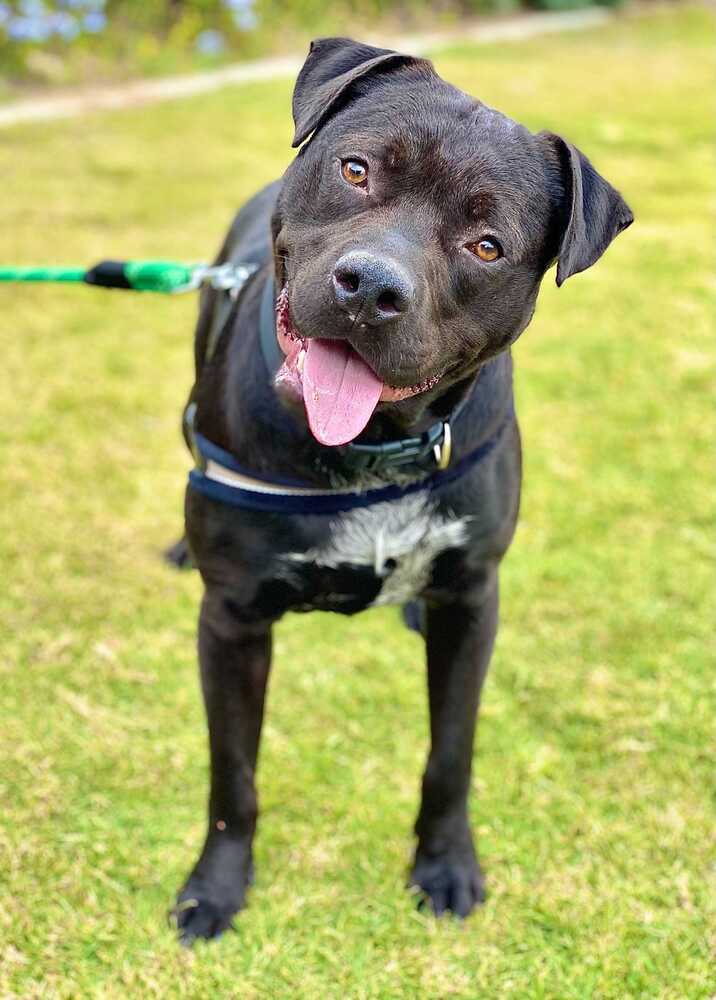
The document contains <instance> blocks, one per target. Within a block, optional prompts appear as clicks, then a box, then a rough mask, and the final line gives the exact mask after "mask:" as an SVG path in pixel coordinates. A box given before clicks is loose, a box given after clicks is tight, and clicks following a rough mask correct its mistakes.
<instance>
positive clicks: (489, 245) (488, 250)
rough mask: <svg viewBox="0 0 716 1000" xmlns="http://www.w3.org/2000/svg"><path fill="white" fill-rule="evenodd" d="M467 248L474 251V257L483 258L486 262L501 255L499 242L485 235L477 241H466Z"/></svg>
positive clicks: (471, 251)
mask: <svg viewBox="0 0 716 1000" xmlns="http://www.w3.org/2000/svg"><path fill="white" fill-rule="evenodd" d="M467 249H468V250H469V251H470V253H474V254H475V256H476V257H479V258H480V260H484V261H485V262H486V263H488V264H489V263H491V262H492V261H493V260H498V259H499V258H500V257H501V256H502V247H501V246H500V244H499V243H498V242H497V240H493V239H491V238H488V237H487V236H483V238H482V239H481V240H478V241H477V243H468V245H467Z"/></svg>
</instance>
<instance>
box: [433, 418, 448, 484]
mask: <svg viewBox="0 0 716 1000" xmlns="http://www.w3.org/2000/svg"><path fill="white" fill-rule="evenodd" d="M451 454H452V430H451V429H450V421H449V420H446V421H445V422H444V424H443V439H442V441H439V442H438V443H437V444H436V445H433V458H434V459H435V464H436V465H437V467H438V469H439V470H440V471H441V472H443V471H444V470H445V469H447V467H448V465H450V456H451Z"/></svg>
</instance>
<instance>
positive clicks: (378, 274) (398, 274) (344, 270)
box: [332, 250, 415, 326]
mask: <svg viewBox="0 0 716 1000" xmlns="http://www.w3.org/2000/svg"><path fill="white" fill-rule="evenodd" d="M332 284H333V295H334V296H335V300H336V303H337V304H338V305H339V306H340V308H341V309H343V310H344V311H345V312H347V313H348V315H349V316H351V318H354V317H356V316H357V317H358V318H359V322H361V323H367V324H368V325H369V326H378V325H379V324H381V323H387V322H389V321H390V320H392V319H396V318H397V317H399V316H401V315H402V314H403V313H405V312H407V311H408V309H410V306H411V304H412V302H413V299H414V298H415V289H414V287H413V283H412V281H411V280H410V276H409V275H408V274H407V272H406V271H405V270H404V269H403V268H402V267H401V266H400V264H398V263H397V261H394V260H390V259H389V258H387V257H378V256H376V255H375V254H372V253H368V252H367V251H363V250H353V251H351V252H350V253H347V254H344V255H343V256H342V257H341V258H340V260H339V261H338V263H337V264H336V266H335V268H334V269H333V278H332Z"/></svg>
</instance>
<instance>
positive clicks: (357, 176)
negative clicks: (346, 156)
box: [341, 160, 368, 187]
mask: <svg viewBox="0 0 716 1000" xmlns="http://www.w3.org/2000/svg"><path fill="white" fill-rule="evenodd" d="M341 173H342V174H343V178H344V180H347V181H348V183H349V184H352V185H353V186H354V187H365V185H366V184H367V182H368V167H367V166H366V164H365V163H363V162H362V161H361V160H343V162H342V163H341Z"/></svg>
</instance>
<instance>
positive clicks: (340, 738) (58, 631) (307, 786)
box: [0, 8, 716, 1000]
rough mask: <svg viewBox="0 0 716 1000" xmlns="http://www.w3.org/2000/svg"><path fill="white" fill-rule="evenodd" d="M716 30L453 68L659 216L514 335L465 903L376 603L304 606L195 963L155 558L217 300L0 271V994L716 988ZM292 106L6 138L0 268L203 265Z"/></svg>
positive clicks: (691, 26) (189, 627)
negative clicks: (421, 883)
mask: <svg viewBox="0 0 716 1000" xmlns="http://www.w3.org/2000/svg"><path fill="white" fill-rule="evenodd" d="M712 39H713V25H712V19H711V15H708V14H706V13H704V12H703V11H699V10H698V9H690V10H684V11H682V12H681V13H677V12H675V10H674V9H671V10H669V9H668V8H667V9H662V10H661V11H659V12H655V13H654V14H652V15H650V16H648V17H642V18H639V19H625V20H623V21H620V22H617V23H615V24H613V25H612V26H611V27H607V28H604V29H600V30H597V31H593V32H591V33H585V34H570V35H564V36H558V37H549V38H546V37H545V38H540V39H537V40H534V41H530V42H529V43H523V44H514V45H506V44H500V45H499V46H494V47H480V48H467V47H466V48H460V49H455V50H453V51H451V52H449V53H446V54H443V55H442V56H441V57H440V58H439V59H438V60H437V64H438V67H439V69H440V70H441V71H442V73H443V74H444V75H445V76H446V77H447V78H448V79H450V80H453V81H454V82H456V83H457V84H459V85H461V86H463V87H464V88H465V89H468V90H471V91H473V92H474V93H476V94H478V95H480V96H481V97H482V98H484V99H485V100H486V101H488V102H490V103H493V104H496V105H497V106H499V107H500V108H502V109H504V110H505V111H507V112H508V113H511V114H513V115H514V116H515V117H517V118H519V119H521V120H523V121H525V122H526V123H527V124H528V125H530V126H531V127H534V128H535V129H537V128H550V129H553V130H554V131H558V132H563V133H564V134H566V135H568V136H569V137H570V138H571V139H572V140H573V141H575V142H576V143H578V144H579V145H580V146H582V148H583V149H584V150H585V151H587V152H588V154H589V156H590V157H592V158H593V160H594V161H595V162H596V164H597V165H598V166H599V168H600V169H601V170H602V171H603V172H604V173H605V175H606V176H607V177H608V178H609V179H610V180H612V181H613V182H614V183H615V184H617V186H618V187H620V188H621V190H622V191H623V193H624V194H625V196H626V197H627V199H628V201H629V202H630V203H631V205H632V207H633V209H634V211H635V214H636V219H637V221H636V223H635V225H634V226H633V227H632V229H630V230H629V231H628V233H626V234H625V235H624V236H621V237H620V238H619V240H618V241H617V243H616V244H615V245H614V246H613V247H612V248H611V249H610V250H609V252H608V253H607V255H606V258H605V259H604V260H603V261H602V262H601V263H600V264H599V265H598V266H597V267H596V268H594V269H593V270H592V271H590V272H588V273H587V274H585V275H582V276H580V277H577V278H576V279H574V280H572V281H570V282H568V283H567V285H565V287H564V288H563V289H562V290H561V291H559V292H558V291H557V290H556V288H555V287H554V283H553V279H552V276H550V277H549V279H548V280H547V281H546V282H545V288H544V292H543V297H542V300H541V306H540V309H539V311H538V315H537V317H536V319H535V321H534V323H533V325H532V328H531V330H530V331H529V332H528V334H527V335H526V336H525V337H524V339H523V340H521V341H520V343H519V344H518V346H517V349H516V351H515V356H516V363H517V396H518V404H519V411H520V416H521V422H522V428H523V434H524V444H525V461H526V470H525V471H526V483H525V493H524V504H523V512H522V519H521V523H520V527H519V530H518V533H517V537H516V540H515V543H514V546H513V548H512V549H511V551H510V554H509V556H508V558H507V560H506V562H505V565H504V570H503V577H502V578H503V595H504V600H503V621H502V629H501V632H500V636H499V640H498V645H497V651H496V654H495V657H494V660H493V665H492V669H491V674H490V677H489V680H488V684H487V688H486V693H485V699H484V708H483V711H482V722H481V725H480V731H479V749H478V751H477V756H476V764H475V772H474V790H475V795H474V800H473V820H474V825H475V828H476V830H477V831H478V836H479V843H480V847H481V853H482V859H483V862H484V866H485V868H486V871H487V874H488V878H489V889H490V897H489V900H488V902H487V904H486V905H485V907H484V908H483V909H482V910H481V911H480V912H479V913H477V914H476V915H475V916H473V917H472V918H471V919H470V920H469V921H467V922H466V923H465V924H463V925H460V924H458V923H456V922H453V921H452V920H449V919H447V920H441V921H439V922H438V921H435V920H433V919H432V918H430V917H428V916H425V915H423V914H420V913H417V912H416V910H415V908H414V903H413V900H412V899H411V898H410V896H409V895H408V894H407V893H406V892H405V891H404V890H403V888H402V886H403V882H404V877H405V872H406V866H407V863H408V860H409V855H410V851H411V848H412V840H411V825H412V822H413V818H414V814H415V810H416V806H417V794H418V781H419V775H420V771H421V767H422V763H423V759H424V754H425V749H426V731H427V719H426V706H425V697H424V673H423V669H422V663H421V660H422V653H421V649H420V643H419V641H418V640H417V638H415V637H414V636H411V635H410V634H408V633H407V632H406V631H405V630H404V628H403V627H402V626H401V624H400V623H399V621H398V616H397V612H396V611H395V610H394V609H387V610H384V611H377V612H371V613H369V614H366V615H363V616H361V617H358V618H354V619H341V618H338V617H330V616H326V615H323V616H321V615H312V616H304V617H291V618H288V619H287V620H285V621H284V622H283V623H282V624H281V625H280V627H279V628H278V630H277V641H276V657H275V661H276V662H275V671H274V676H273V681H272V689H271V695H270V705H269V711H268V722H267V725H266V729H265V738H264V743H263V752H262V759H261V768H260V775H259V777H260V792H261V797H262V805H263V813H262V819H261V823H260V828H259V834H258V837H257V844H256V848H257V850H256V854H257V869H258V877H257V883H256V886H255V888H254V890H253V891H252V893H251V897H250V907H249V909H248V910H247V911H246V912H245V913H244V914H242V915H241V917H240V918H239V920H238V928H239V929H238V933H236V934H228V935H226V936H225V937H224V938H223V939H222V940H220V941H219V942H215V943H212V944H208V945H203V944H202V945H200V946H198V947H197V948H196V949H195V950H194V951H193V952H187V951H184V950H182V949H180V948H178V947H177V945H176V943H175V941H174V938H173V936H172V933H171V932H170V931H169V930H168V928H167V926H166V924H165V910H166V908H167V906H168V904H169V903H170V902H171V900H172V898H173V894H174V892H175V890H176V888H177V887H178V886H179V884H180V883H181V881H182V879H183V877H184V875H185V873H186V871H187V869H188V867H189V866H190V864H191V863H192V862H193V861H194V858H195V855H196V852H197V850H198V848H199V846H200V842H201V839H202V836H203V828H204V802H205V794H206V786H207V755H206V748H205V726H204V719H203V710H202V706H201V703H200V697H199V691H198V684H197V681H196V667H195V654H194V630H195V618H196V611H197V602H198V598H199V581H198V579H197V578H196V576H195V575H194V574H185V575H179V574H177V573H174V572H172V571H171V570H169V569H168V568H166V567H165V566H164V565H163V564H162V562H161V560H160V558H159V552H160V550H161V549H162V547H163V546H164V545H165V544H166V543H168V542H170V541H171V540H172V539H173V538H174V537H175V536H176V535H177V533H178V531H179V528H180V521H181V509H182V491H183V485H184V476H185V473H186V469H187V467H188V456H187V454H186V452H185V450H184V447H183V444H182V442H181V440H180V435H179V430H178V422H179V412H180V408H181V405H182V402H183V400H184V397H185V393H186V390H187V388H188V385H189V383H190V379H191V347H190V337H191V329H192V323H193V316H194V310H195V306H196V303H195V301H194V300H193V298H192V297H188V298H183V299H167V298H162V297H159V296H157V297H151V296H147V297H141V296H132V295H130V294H121V293H106V292H101V291H95V290H89V289H81V288H79V289H78V288H75V289H62V288H55V289H52V288H40V287H37V288H24V289H3V290H1V291H0V303H1V304H2V311H1V315H2V328H1V329H2V383H1V385H0V440H1V441H2V487H1V489H2V494H1V496H0V560H1V565H2V567H3V586H2V592H1V593H0V614H1V616H2V617H1V619H0V625H1V627H2V647H1V653H0V671H1V673H2V678H1V683H0V720H1V725H0V742H1V746H0V803H2V805H1V806H0V855H2V858H1V864H0V996H2V997H3V998H5V997H8V998H9V997H18V998H23V1000H24V998H27V997H52V998H55V997H67V998H78V997H95V996H96V997H102V998H106V997H109V998H115V997H116V998H119V997H128V996H129V997H155V996H159V997H165V996H166V997H187V998H192V1000H196V998H216V997H228V996H231V997H238V998H242V1000H243V998H253V997H260V998H269V1000H274V998H295V997H301V998H310V1000H323V998H344V997H350V998H374V997H375V998H378V997H380V998H390V1000H392V998H414V997H421V998H423V997H424V998H443V997H464V998H470V1000H476V998H495V1000H502V998H504V997H516V998H520V1000H522V998H547V997H550V998H557V1000H564V998H575V1000H582V998H589V997H595V998H618V1000H622V998H627V997H633V998H637V997H638V998H643V997H646V998H656V997H659V998H674V1000H683V998H697V997H704V998H706V997H711V996H713V994H714V993H716V985H715V976H714V970H713V967H712V966H710V963H709V948H710V947H713V945H714V939H713V933H714V919H715V918H716V912H715V908H714V899H715V898H716V893H715V889H716V886H714V871H715V868H714V853H713V836H712V835H713V829H714V811H713V799H712V792H713V777H714V757H713V754H714V726H713V719H714V716H713V709H714V698H713V695H714V687H713V683H714V682H713V673H712V669H711V668H712V665H713V660H712V658H711V657H710V656H709V654H708V652H707V649H708V643H709V638H710V631H711V627H712V617H711V612H712V611H713V608H712V601H711V595H712V592H713V577H712V574H711V570H710V567H709V563H708V561H707V550H708V547H709V542H710V541H711V540H712V537H713V534H712V525H711V523H710V520H711V515H712V507H713V491H712V488H711V487H712V481H713V476H712V456H711V444H712V441H711V438H712V436H713V435H712V433H711V432H712V429H713V419H712V414H711V412H710V410H709V408H708V405H707V398H708V395H709V380H710V364H711V358H710V350H709V349H710V347H711V346H712V343H711V336H710V321H709V280H710V275H709V271H708V268H709V265H710V263H711V260H710V253H708V252H707V250H708V248H709V247H710V245H711V242H710V230H711V226H710V222H709V204H708V202H709V198H711V197H712V195H713V190H712V182H713V162H712V157H711V149H710V147H711V142H710V136H709V134H708V127H707V124H706V123H707V120H708V118H707V116H708V114H709V112H710V100H711V97H710V94H711V90H712V86H711V84H710V83H709V80H708V72H709V65H710V58H709V57H710V50H711V46H712ZM290 91H291V86H290V83H289V82H288V81H280V82H275V83H271V84H270V85H260V86H259V85H257V86H253V87H247V88H245V89H235V90H226V91H225V92H222V93H219V94H214V95H211V96H209V97H200V98H196V99H193V100H186V101H182V102H178V103H172V104H166V105H157V106H153V107H151V108H142V109H137V110H133V111H127V112H121V113H114V114H106V115H104V114H103V115H92V116H89V117H87V118H84V119H79V120H74V121H67V122H59V123H56V124H50V125H43V126H41V127H39V126H38V127H32V128H22V129H15V130H12V131H8V132H3V133H2V134H0V175H1V176H2V178H3V194H2V218H3V226H2V230H1V231H0V260H2V261H6V262H12V263H31V262H41V261H47V262H54V261H67V262H77V263H83V262H87V263H89V262H91V261H93V260H95V259H98V258H101V257H103V256H108V255H109V256H112V255H114V256H135V257H137V256H143V255H144V256H169V255H171V256H176V257H177V258H180V259H181V258H186V259H189V260H191V259H206V258H207V257H209V256H210V255H211V254H212V253H213V251H214V250H215V248H216V246H217V244H218V241H219V238H220V236H221V234H222V230H223V228H224V226H225V225H226V223H227V221H228V219H229V216H230V214H231V211H232V209H233V207H234V206H235V205H238V204H239V203H240V202H241V201H242V200H243V199H244V198H245V197H246V196H247V195H248V194H250V193H251V192H252V191H253V190H254V189H255V188H256V187H258V186H259V185H260V184H263V183H264V182H265V181H266V180H268V179H270V178H272V177H274V176H275V175H276V174H278V173H279V172H280V171H281V170H282V169H283V167H284V165H285V164H286V162H287V160H288V158H289V156H290V150H289V139H290V134H291V124H290V115H289V109H290ZM709 927H710V930H709ZM709 934H711V940H710V941H709Z"/></svg>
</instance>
